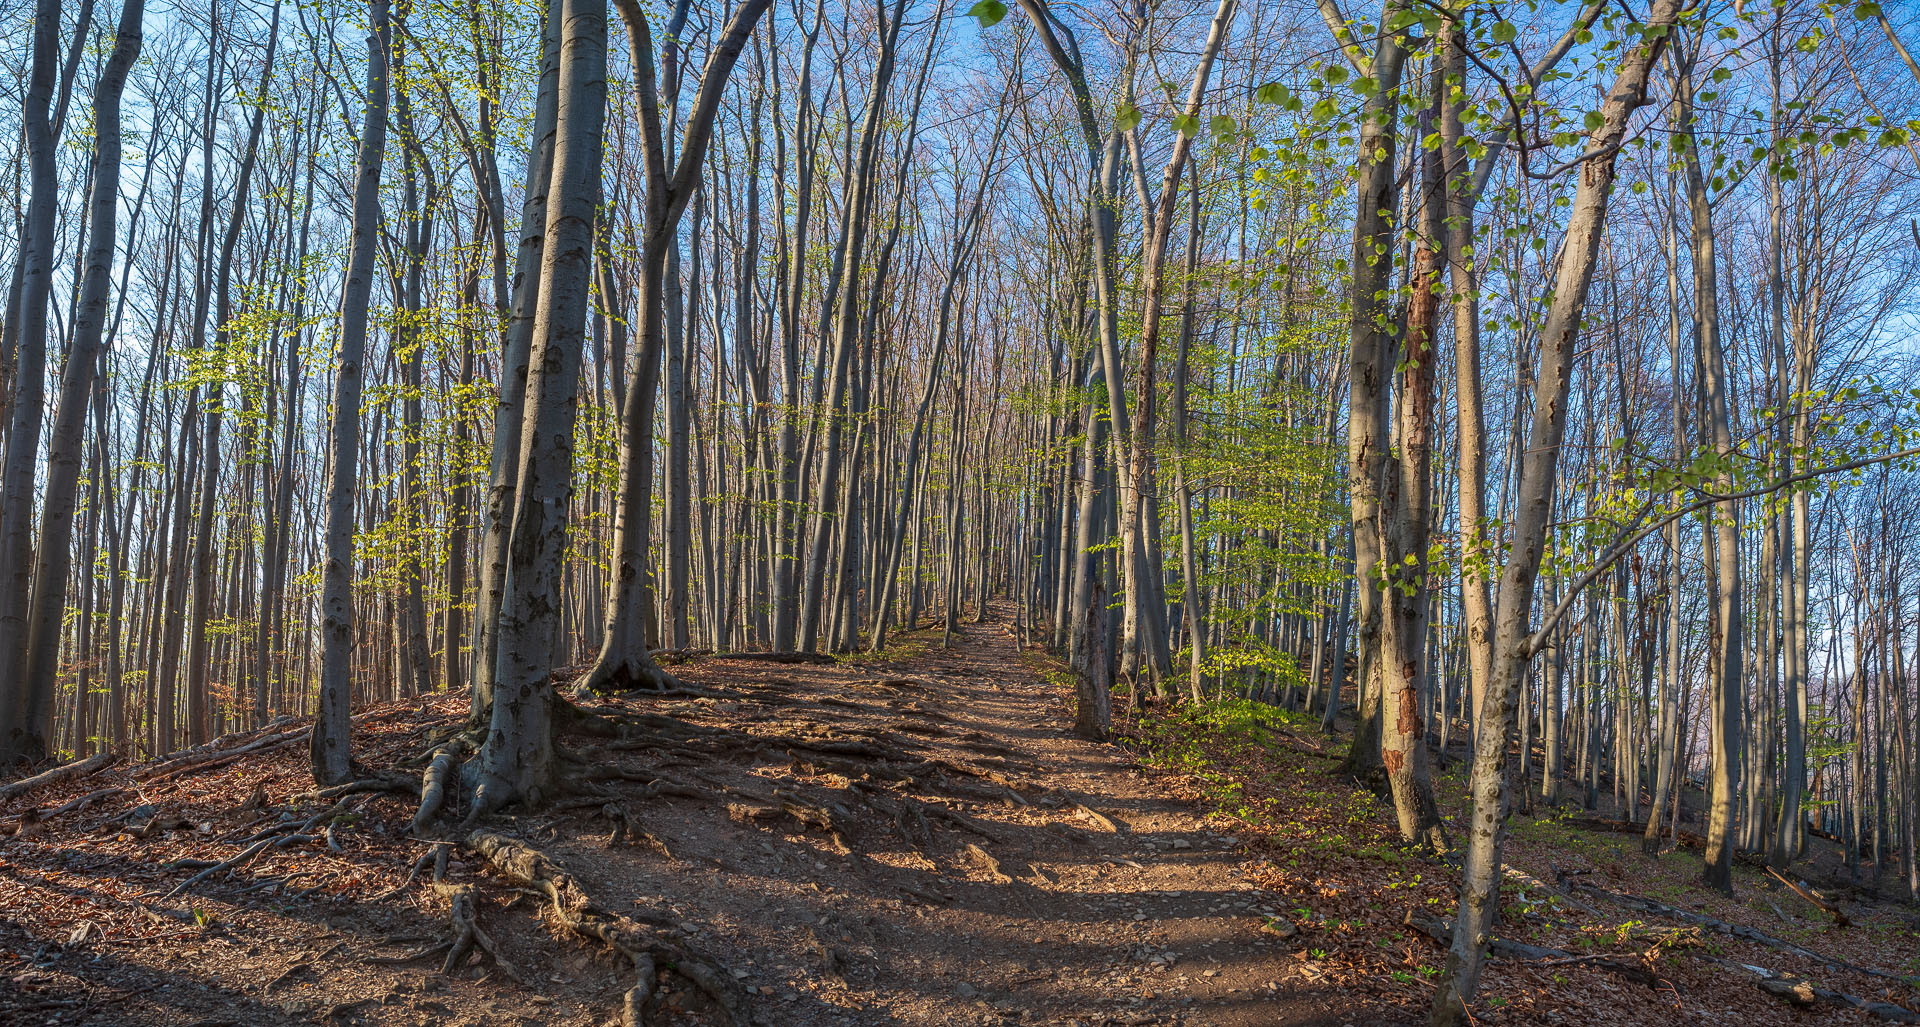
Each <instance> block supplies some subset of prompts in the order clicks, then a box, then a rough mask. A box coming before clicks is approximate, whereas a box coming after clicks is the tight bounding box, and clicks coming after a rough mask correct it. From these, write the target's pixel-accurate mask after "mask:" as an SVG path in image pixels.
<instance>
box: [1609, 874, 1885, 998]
mask: <svg viewBox="0 0 1920 1027" xmlns="http://www.w3.org/2000/svg"><path fill="white" fill-rule="evenodd" d="M1572 887H1575V888H1578V889H1580V890H1581V891H1584V892H1588V893H1590V894H1593V895H1596V896H1598V897H1600V898H1603V899H1605V900H1607V901H1608V902H1611V903H1613V904H1614V905H1616V906H1622V907H1625V908H1627V909H1633V910H1638V911H1640V912H1643V913H1652V914H1653V915H1655V916H1663V917H1666V918H1668V919H1669V920H1678V921H1680V922H1681V923H1684V924H1694V925H1697V926H1700V927H1705V928H1707V929H1709V930H1713V931H1717V932H1719V933H1721V934H1724V935H1727V936H1728V937H1732V938H1739V939H1741V940H1743V941H1751V942H1754V943H1757V944H1760V945H1765V946H1767V947H1769V948H1775V949H1779V950H1780V951H1782V952H1786V953H1790V954H1792V955H1796V956H1799V957H1800V958H1802V959H1810V960H1812V961H1814V962H1816V963H1820V964H1822V965H1824V966H1829V967H1832V968H1834V969H1836V970H1850V971H1852V972H1854V973H1858V974H1866V975H1867V976H1869V977H1880V978H1884V979H1886V980H1890V981H1899V982H1900V983H1902V984H1909V983H1910V979H1909V978H1907V977H1904V976H1902V975H1900V974H1893V973H1888V972H1886V971H1885V970H1875V969H1873V968H1872V967H1866V966H1859V965H1856V964H1853V963H1849V962H1847V961H1846V960H1844V959H1838V958H1835V957H1833V956H1827V955H1822V954H1821V953H1818V952H1815V951H1814V950H1812V949H1810V948H1805V947H1803V946H1800V945H1795V944H1794V943H1793V942H1790V941H1787V940H1786V939H1784V938H1776V937H1774V936H1773V935H1771V934H1768V933H1767V932H1765V931H1762V930H1759V929H1758V928H1754V927H1748V926H1746V925H1745V924H1732V923H1728V922H1727V921H1725V920H1719V919H1716V918H1714V917H1710V916H1707V915H1706V914H1705V913H1695V912H1693V911H1691V910H1686V909H1676V908H1674V907H1672V906H1669V905H1667V904H1666V903H1664V902H1656V901H1654V900H1653V899H1649V898H1645V897H1643V896H1639V895H1629V894H1627V893H1626V892H1616V891H1609V890H1607V889H1605V888H1602V887H1600V886H1598V885H1593V884H1585V883H1582V882H1574V883H1573V885H1572Z"/></svg>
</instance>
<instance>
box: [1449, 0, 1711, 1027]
mask: <svg viewBox="0 0 1920 1027" xmlns="http://www.w3.org/2000/svg"><path fill="white" fill-rule="evenodd" d="M1691 2H1692V0H1653V3H1652V5H1651V8H1650V10H1649V12H1648V15H1647V18H1646V21H1645V24H1646V26H1647V34H1646V35H1643V36H1642V38H1641V41H1639V42H1638V43H1637V44H1636V43H1632V42H1629V44H1628V45H1627V46H1626V48H1625V53H1624V54H1623V55H1622V56H1621V58H1620V60H1619V63H1618V65H1617V66H1618V68H1619V71H1618V73H1617V75H1616V77H1615V79H1614V83H1613V86H1612V88H1611V89H1610V90H1608V93H1607V97H1606V99H1605V101H1604V102H1603V103H1602V104H1601V106H1600V109H1599V114H1600V125H1599V127H1598V128H1596V129H1594V130H1593V132H1592V133H1590V134H1589V136H1588V138H1587V141H1586V144H1585V147H1584V149H1583V152H1582V155H1581V159H1580V160H1579V162H1578V163H1577V165H1576V167H1577V169H1578V174H1579V176H1580V177H1579V187H1578V189H1577V191H1576V192H1575V194H1574V198H1573V203H1572V207H1571V211H1570V214H1569V219H1568V222H1567V230H1566V235H1565V242H1564V243H1563V245H1562V248H1561V258H1560V266H1559V269H1558V270H1557V271H1556V272H1555V275H1554V288H1553V290H1552V293H1551V295H1552V297H1553V300H1552V303H1551V305H1550V306H1549V307H1548V309H1547V316H1546V320H1545V323H1544V324H1543V325H1542V329H1541V333H1540V340H1541V346H1540V356H1539V366H1538V369H1537V377H1536V380H1535V387H1534V397H1533V399H1534V422H1533V430H1532V438H1531V439H1530V444H1529V445H1528V446H1527V448H1526V450H1525V451H1524V454H1523V456H1522V460H1521V470H1520V481H1519V486H1518V489H1517V492H1516V497H1517V499H1518V503H1517V507H1516V510H1515V518H1514V527H1513V536H1512V537H1513V549H1512V552H1511V554H1510V555H1509V557H1508V559H1507V564H1506V567H1505V569H1504V571H1503V572H1502V575H1501V582H1500V593H1499V600H1498V606H1497V608H1496V612H1495V620H1494V631H1495V634H1494V662H1493V666H1492V674H1491V676H1490V677H1489V678H1488V681H1487V692H1486V696H1485V698H1484V699H1483V701H1482V702H1483V705H1482V709H1481V715H1480V722H1481V726H1482V727H1481V730H1480V731H1479V732H1478V733H1477V734H1476V735H1475V737H1474V755H1473V769H1472V776H1471V778H1470V781H1469V791H1470V793H1471V795H1472V796H1473V810H1472V813H1471V814H1470V817H1469V822H1468V831H1467V852H1466V858H1465V866H1464V868H1463V873H1462V881H1461V886H1460V907H1459V911H1458V914H1457V916H1456V917H1455V920H1454V926H1453V938H1452V943H1451V944H1450V945H1449V947H1448V950H1447V967H1446V973H1445V974H1444V976H1443V977H1442V978H1441V980H1440V982H1439V988H1438V989H1437V990H1436V993H1435V995H1434V1002H1433V1007H1432V1011H1431V1014H1430V1023H1432V1024H1434V1025H1435V1027H1456V1025H1458V1024H1461V1023H1463V1022H1465V1021H1466V1020H1467V1003H1469V1002H1471V1001H1472V1000H1473V996H1474V993H1475V990H1476V989H1477V988H1478V986H1479V982H1480V971H1481V969H1482V967H1484V966H1485V963H1486V956H1487V944H1488V942H1489V940H1490V939H1491V935H1492V930H1493V921H1494V917H1495V914H1496V913H1497V912H1498V910H1499V888H1500V877H1501V862H1500V849H1501V842H1502V837H1501V836H1502V833H1503V832H1502V828H1503V827H1504V825H1505V822H1506V817H1507V811H1508V810H1507V806H1508V785H1507V772H1506V763H1507V746H1508V744H1509V742H1510V741H1511V739H1512V734H1513V727H1514V714H1515V706H1516V697H1517V694H1518V692H1519V685H1520V682H1521V680H1522V678H1523V677H1524V676H1525V674H1526V669H1527V665H1528V663H1529V662H1531V660H1532V657H1533V655H1534V653H1535V652H1536V651H1537V650H1538V649H1539V645H1540V640H1539V639H1538V638H1537V637H1536V635H1535V634H1534V633H1533V632H1530V631H1529V630H1528V623H1529V620H1530V617H1531V613H1532V607H1533V588H1534V583H1535V579H1536V578H1537V577H1538V574H1539V568H1540V559H1541V556H1542V554H1543V552H1544V550H1545V543H1546V534H1547V528H1548V525H1549V523H1550V520H1551V517H1550V514H1551V510H1552V498H1553V493H1554V484H1555V480H1556V478H1557V477H1558V473H1559V458H1560V445H1561V441H1562V439H1563V438H1564V436H1565V431H1566V416H1567V410H1566V408H1567V399H1568V396H1569V393H1570V392H1571V390H1572V385H1573V377H1572V371H1573V361H1574V351H1575V345H1576V343H1577V341H1578V338H1579V332H1580V320H1581V315H1582V314H1583V312H1584V310H1585V307H1586V299H1587V291H1588V287H1589V286H1590V285H1591V284H1592V280H1593V272H1594V268H1595V266H1596V264H1597V263H1598V256H1599V250H1600V242H1601V237H1602V235H1603V234H1604V230H1605V227H1606V212H1607V204H1608V199H1609V197H1610V196H1611V194H1612V191H1613V180H1614V162H1615V158H1616V155H1617V151H1618V148H1619V145H1620V142H1621V140H1622V139H1624V138H1625V136H1626V130H1627V125H1628V122H1629V121H1630V120H1631V119H1632V117H1633V113H1634V111H1635V110H1637V109H1638V108H1639V107H1640V106H1641V105H1643V104H1644V103H1646V99H1647V81H1648V78H1649V77H1650V75H1651V73H1652V69H1653V65H1654V62H1655V61H1656V60H1658V58H1659V56H1660V53H1661V51H1662V50H1663V49H1665V47H1666V45H1667V42H1668V39H1669V37H1670V36H1671V35H1672V33H1673V31H1674V27H1675V24H1676V22H1677V21H1678V20H1679V18H1680V15H1681V13H1682V12H1683V11H1684V10H1686V9H1687V8H1688V6H1689V5H1690V4H1691Z"/></svg>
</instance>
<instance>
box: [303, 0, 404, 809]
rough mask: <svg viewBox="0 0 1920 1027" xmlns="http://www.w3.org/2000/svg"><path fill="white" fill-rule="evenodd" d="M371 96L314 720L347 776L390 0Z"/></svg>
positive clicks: (384, 0)
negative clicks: (363, 399) (366, 363)
mask: <svg viewBox="0 0 1920 1027" xmlns="http://www.w3.org/2000/svg"><path fill="white" fill-rule="evenodd" d="M369 10H370V15H371V19H370V27H371V28H372V34H371V35H369V36H368V37H367V104H366V116H365V117H364V118H363V119H362V120H361V124H360V155H359V157H358V159H357V161H356V163H355V169H354V183H353V235H352V240H351V242H350V244H349V248H348V255H347V277H346V284H345V286H344V287H343V288H342V290H341V296H340V354H339V357H338V360H339V363H338V365H337V366H336V367H335V370H334V379H333V431H332V433H331V436H330V438H329V440H328V444H327V525H326V533H327V534H326V560H325V562H324V563H323V564H322V565H321V598H320V607H321V610H320V613H321V622H320V637H321V642H322V643H323V646H324V652H323V654H322V657H321V664H320V709H319V714H318V716H317V717H316V718H315V720H314V725H313V740H312V747H311V748H312V752H311V755H312V761H313V777H314V780H315V781H317V782H319V783H320V784H322V785H331V784H339V783H340V782H342V781H344V780H346V779H347V777H348V776H349V775H350V774H351V773H352V768H351V760H352V751H351V739H350V737H349V731H350V730H351V721H350V719H349V718H350V715H351V713H352V704H353V650H354V645H353V642H354V638H353V632H354V609H353V571H354V553H353V529H354V505H353V503H354V494H355V491H356V489H357V488H358V485H359V474H360V462H359V457H360V442H361V439H360V396H361V388H362V382H363V379H364V377H365V370H364V369H363V367H362V366H361V365H362V361H363V360H364V359H365V356H366V349H367V309H368V306H369V305H370V303H371V300H372V297H373V278H374V275H375V273H376V268H375V266H374V259H375V248H376V247H377V246H378V244H379V241H380V240H379V235H380V171H381V166H382V163H383V162H384V160H385V157H386V147H387V82H388V74H387V51H388V46H389V43H390V38H391V26H390V25H389V20H388V15H389V10H388V0H370V4H369Z"/></svg>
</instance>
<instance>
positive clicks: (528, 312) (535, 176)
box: [468, 0, 565, 726]
mask: <svg viewBox="0 0 1920 1027" xmlns="http://www.w3.org/2000/svg"><path fill="white" fill-rule="evenodd" d="M564 13H565V10H564V7H563V6H562V0H548V4H547V11H546V17H545V19H544V28H543V35H542V37H541V52H542V54H543V56H542V58H541V63H540V82H539V87H538V89H539V91H538V93H537V94H536V97H535V100H534V116H533V145H532V146H531V147H530V148H529V151H528V159H527V171H526V175H527V184H526V196H525V199H524V200H523V201H522V203H521V207H520V240H519V244H518V246H517V247H516V248H515V250H514V258H513V280H512V290H513V299H512V302H511V307H510V309H508V310H506V311H503V313H505V315H506V316H505V319H504V322H503V324H502V325H501V339H500V381H499V399H498V401H497V402H496V403H495V405H494V416H493V441H492V445H491V447H490V449H489V450H488V452H489V456H488V459H487V510H486V515H485V519H484V521H483V522H482V523H483V530H482V532H481V536H480V565H479V568H478V570H479V576H478V579H477V581H476V587H475V590H474V614H473V630H474V637H473V685H472V688H471V689H470V692H469V695H470V698H471V701H470V703H469V710H468V723H469V724H471V725H473V726H479V725H481V724H484V723H486V722H487V720H488V718H489V717H490V716H491V710H492V707H493V690H494V677H493V675H494V667H495V660H496V658H497V657H498V655H499V651H500V647H499V629H500V605H501V602H502V600H503V599H504V597H505V594H506V581H507V544H508V540H509V537H510V536H511V535H512V532H513V516H514V509H515V507H516V506H517V505H518V504H517V502H516V495H517V494H516V493H515V491H514V490H515V489H516V488H517V487H518V485H519V479H518V474H517V468H518V466H519V463H518V461H519V459H520V431H521V422H522V419H523V417H524V416H525V408H526V395H527V371H528V364H529V360H530V354H531V353H532V350H533V322H534V315H535V310H536V307H537V305H538V303H539V299H540V275H541V267H542V261H541V256H542V252H543V250H544V249H545V246H546V230H547V194H548V192H549V191H550V190H551V188H552V181H553V147H554V134H555V123H556V121H557V119H558V117H559V105H560V22H561V16H562V15H563V14H564ZM488 166H489V167H490V168H491V167H492V164H491V162H489V165H488ZM499 184H500V183H499V174H498V172H497V170H496V171H492V172H490V173H489V176H488V193H489V195H490V196H491V197H492V199H491V200H490V201H489V207H490V209H491V210H492V212H493V216H494V217H495V218H503V217H504V214H505V204H504V201H503V200H502V199H501V195H502V194H501V190H500V188H499ZM504 231H505V229H504V227H502V228H501V229H499V230H498V232H497V233H496V235H495V254H494V261H495V263H494V267H495V271H494V291H495V296H494V302H495V303H496V304H504V303H506V302H507V301H506V300H505V298H504V297H503V296H502V295H501V290H502V286H503V285H505V284H506V283H505V281H504V279H503V277H502V271H501V268H502V266H503V265H504V263H505V262H504V259H503V254H502V252H501V251H502V250H503V249H504V246H505V242H504V238H503V237H502V236H501V235H500V234H499V233H503V232H504Z"/></svg>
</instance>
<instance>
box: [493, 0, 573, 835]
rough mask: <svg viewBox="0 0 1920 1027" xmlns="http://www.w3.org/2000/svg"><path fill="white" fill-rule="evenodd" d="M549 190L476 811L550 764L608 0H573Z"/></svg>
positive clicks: (547, 774)
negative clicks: (514, 500)
mask: <svg viewBox="0 0 1920 1027" xmlns="http://www.w3.org/2000/svg"><path fill="white" fill-rule="evenodd" d="M565 3H566V6H565V13H564V15H563V16H562V21H561V26H562V28H561V32H562V35H561V41H560V81H559V103H558V109H557V111H556V115H555V119H554V143H553V172H552V178H551V180H550V182H549V188H550V190H551V192H552V196H551V198H550V200H549V202H548V204H547V211H546V214H547V224H546V243H545V245H544V246H543V247H542V248H541V252H540V299H539V303H538V305H537V306H536V307H535V313H534V325H533V345H532V348H531V350H530V351H529V353H528V361H527V363H528V374H527V393H526V403H525V410H524V412H523V415H522V417H523V420H522V423H521V430H520V458H519V468H518V472H517V476H516V481H515V485H514V494H515V496H516V497H517V502H516V503H515V508H514V516H513V532H512V535H511V537H510V540H509V543H508V549H507V575H506V586H505V588H504V590H503V592H504V594H503V596H502V598H501V603H500V623H499V634H498V636H497V639H498V641H497V646H498V650H497V654H496V656H495V661H494V696H493V716H492V718H491V720H490V721H489V724H488V728H487V738H486V743H485V745H484V747H483V748H482V749H481V752H480V755H479V758H478V764H479V765H478V768H477V773H476V774H475V775H474V780H473V806H472V811H471V812H470V814H469V819H473V818H478V817H480V816H484V815H485V814H487V813H490V812H492V811H494V810H497V809H499V808H501V807H502V806H504V805H506V804H507V803H510V802H519V803H521V804H522V805H525V806H529V807H537V806H539V805H540V804H541V803H542V802H543V801H544V800H545V799H546V798H548V797H549V796H550V795H551V794H552V792H553V790H554V788H555V786H556V784H557V782H556V780H555V773H554V767H553V753H554V745H553V709H552V707H553V703H554V691H553V663H554V658H555V652H556V650H557V649H558V647H559V646H558V643H559V638H558V635H559V631H558V628H559V625H560V619H561V611H560V604H561V603H562V602H563V598H564V589H563V587H562V585H563V577H564V573H565V566H564V560H565V555H566V548H567V508H568V504H569V503H570V501H571V500H572V496H573V443H574V438H573V436H574V430H573V429H574V417H575V414H576V413H577V412H578V390H579V384H580V364H581V358H582V354H583V351H584V349H585V345H586V331H587V315H588V310H589V307H590V305H591V296H590V294H591V286H592V279H593V249H594V239H593V234H594V233H593V226H594V221H595V218H596V216H597V211H598V208H599V206H600V175H601V163H602V159H603V145H604V140H603V136H604V134H605V133H604V127H605V123H606V107H607V5H606V0H565Z"/></svg>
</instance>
